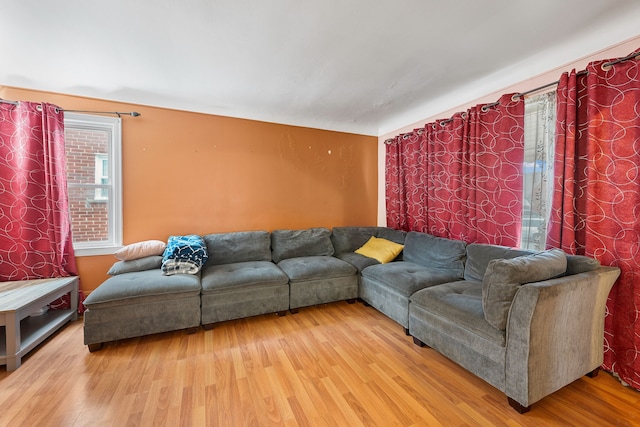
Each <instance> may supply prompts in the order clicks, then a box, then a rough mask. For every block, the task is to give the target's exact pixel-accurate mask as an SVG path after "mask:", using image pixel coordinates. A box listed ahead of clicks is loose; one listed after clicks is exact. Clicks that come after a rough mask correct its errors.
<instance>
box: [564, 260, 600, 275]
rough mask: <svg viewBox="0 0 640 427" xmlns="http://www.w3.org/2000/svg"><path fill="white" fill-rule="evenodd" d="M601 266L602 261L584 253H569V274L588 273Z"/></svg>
mask: <svg viewBox="0 0 640 427" xmlns="http://www.w3.org/2000/svg"><path fill="white" fill-rule="evenodd" d="M598 267H600V261H598V260H597V259H593V258H590V257H588V256H583V255H567V276H569V275H571V274H580V273H586V272H587V271H593V270H595V269H597V268H598Z"/></svg>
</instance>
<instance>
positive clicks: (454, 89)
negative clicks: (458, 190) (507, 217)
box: [0, 0, 640, 135]
mask: <svg viewBox="0 0 640 427" xmlns="http://www.w3.org/2000/svg"><path fill="white" fill-rule="evenodd" d="M0 29H1V30H2V37H0V85H7V86H16V87H21V88H28V89H37V90H45V91H51V92H60V93H65V94H72V95H80V96H88V97H95V98H100V99H107V100H115V101H122V102H129V103H134V104H142V105H153V106H160V107H167V108H174V109H180V110H187V111H197V112H203V113H211V114H219V115H224V116H232V117H242V118H249V119H255V120H262V121H268V122H276V123H285V124H292V125H299V126H308V127H315V128H321V129H330V130H338V131H346V132H353V133H361V134H366V135H382V134H385V133H387V132H390V131H393V130H394V129H398V128H400V127H402V126H405V125H408V124H410V123H413V122H416V121H418V120H421V119H422V118H426V117H429V116H430V115H434V114H438V112H441V111H445V110H446V109H448V108H455V106H456V105H460V104H461V103H464V102H470V101H471V100H473V99H476V98H478V97H480V96H482V95H486V94H488V93H491V92H492V91H495V90H500V89H501V88H504V87H506V86H508V85H510V84H514V83H517V82H519V81H523V80H525V79H527V78H530V77H533V76H535V75H538V74H540V73H542V72H544V71H548V70H551V69H553V68H555V67H558V66H561V65H564V64H566V63H568V62H571V61H573V60H576V59H579V58H581V57H583V56H585V55H588V54H590V53H593V52H596V51H598V50H600V49H603V48H606V47H608V46H610V45H612V44H615V43H617V42H620V41H623V40H627V39H629V38H631V37H634V36H636V35H638V34H640V1H638V0H597V1H596V0H588V1H585V0H561V1H558V0H529V1H524V0H521V1H514V0H485V1H479V0H456V1H452V0H446V1H445V0H439V1H436V0H374V1H372V0H316V1H309V0H307V1H305V0H182V1H178V0H107V1H87V0H58V1H55V2H54V1H41V0H0ZM447 104H450V105H447ZM63 107H64V106H63Z"/></svg>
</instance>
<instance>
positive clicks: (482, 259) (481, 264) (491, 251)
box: [464, 243, 534, 282]
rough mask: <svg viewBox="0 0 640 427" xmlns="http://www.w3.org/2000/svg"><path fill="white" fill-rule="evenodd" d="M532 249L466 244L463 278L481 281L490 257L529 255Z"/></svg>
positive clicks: (501, 257)
mask: <svg viewBox="0 0 640 427" xmlns="http://www.w3.org/2000/svg"><path fill="white" fill-rule="evenodd" d="M532 253H534V252H532V251H528V250H525V249H512V248H508V247H506V246H498V245H487V244H482V243H469V244H468V245H467V260H466V263H465V266H464V279H465V280H471V281H477V282H482V279H483V278H484V273H485V271H487V266H488V265H489V261H491V260H492V259H510V258H515V257H519V256H523V255H531V254H532Z"/></svg>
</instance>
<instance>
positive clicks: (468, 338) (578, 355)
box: [409, 244, 619, 412]
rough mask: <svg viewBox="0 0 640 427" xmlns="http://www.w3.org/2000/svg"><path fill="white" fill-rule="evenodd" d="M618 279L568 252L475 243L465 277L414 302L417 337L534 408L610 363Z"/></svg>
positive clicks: (523, 406)
mask: <svg viewBox="0 0 640 427" xmlns="http://www.w3.org/2000/svg"><path fill="white" fill-rule="evenodd" d="M559 253H560V254H559ZM563 263H564V264H563ZM618 275H619V269H617V268H612V267H601V266H600V265H599V263H598V262H597V261H595V260H593V259H590V258H587V257H580V256H565V255H564V254H563V253H561V251H559V250H554V251H549V252H547V253H542V254H537V253H536V254H534V253H532V252H530V251H523V250H517V249H509V248H504V247H500V246H493V245H482V244H470V245H468V246H467V260H466V265H465V274H464V280H459V281H456V282H452V283H445V284H442V285H439V286H434V287H430V288H426V289H423V290H420V291H418V292H416V293H415V294H414V295H413V296H412V297H411V298H410V301H411V302H410V308H409V332H410V334H411V335H412V336H413V337H414V341H415V342H416V344H419V345H424V344H426V345H428V346H430V347H432V348H434V349H436V350H438V351H439V352H440V353H442V354H443V355H445V356H447V357H448V358H450V359H451V360H453V361H455V362H456V363H458V364H460V365H461V366H462V367H464V368H465V369H467V370H469V371H470V372H472V373H474V374H475V375H477V376H478V377H480V378H482V379H483V380H485V381H487V382H488V383H489V384H491V385H493V386H494V387H496V388H498V389H499V390H501V391H503V392H504V393H505V394H506V395H507V397H508V399H509V403H510V404H511V405H512V406H513V407H514V408H515V409H516V410H518V411H519V412H526V411H527V410H528V409H529V407H530V405H532V404H533V403H535V402H536V401H538V400H540V399H542V398H543V397H545V396H547V395H549V394H551V393H553V392H554V391H556V390H558V389H560V388H561V387H563V386H564V385H566V384H569V383H570V382H572V381H574V380H576V379H578V378H579V377H580V376H582V375H585V374H589V373H591V372H594V371H597V369H598V367H599V366H600V365H601V364H602V359H603V333H604V308H605V304H606V299H607V295H608V294H609V291H610V289H611V287H612V286H613V283H614V282H615V280H616V278H617V277H618ZM483 287H484V289H483ZM492 287H494V288H493V289H492ZM507 302H508V304H507V305H505V303H507Z"/></svg>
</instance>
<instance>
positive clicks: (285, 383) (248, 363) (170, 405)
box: [0, 302, 640, 427]
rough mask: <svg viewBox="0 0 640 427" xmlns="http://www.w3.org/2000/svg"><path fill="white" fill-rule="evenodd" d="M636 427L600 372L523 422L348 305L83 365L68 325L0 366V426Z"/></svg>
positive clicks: (109, 350)
mask: <svg viewBox="0 0 640 427" xmlns="http://www.w3.org/2000/svg"><path fill="white" fill-rule="evenodd" d="M5 425H6V426H35V425H37V426H45V427H46V426H65V427H66V426H223V427H227V426H232V427H233V426H245V425H246V426H337V427H342V426H349V427H351V426H384V427H386V426H391V425H398V426H430V427H432V426H447V427H448V426H484V425H505V426H512V427H522V426H526V427H531V426H572V425H575V426H586V427H591V426H598V427H600V426H640V392H638V391H635V390H633V389H630V388H626V387H623V386H622V385H621V384H620V383H619V382H618V381H617V380H616V379H615V378H613V377H612V376H611V375H610V374H608V373H606V372H602V373H600V375H598V376H597V377H596V378H587V377H584V378H581V379H579V380H577V381H575V382H574V383H572V384H570V385H569V386H567V387H564V388H563V389H561V390H559V391H558V392H556V393H554V394H552V395H551V396H548V397H546V398H545V399H543V400H541V401H540V402H538V403H536V404H534V405H533V408H532V409H531V411H530V412H529V413H527V414H524V415H520V414H518V413H517V412H515V411H514V410H513V409H512V408H511V407H510V406H509V405H508V404H507V399H506V397H505V396H504V395H503V394H502V393H501V392H499V391H498V390H496V389H495V388H493V387H492V386H490V385H488V384H487V383H485V382H484V381H482V380H480V379H479V378H477V377H475V376H473V375H472V374H470V373H468V372H467V371H465V370H464V369H463V368H461V367H460V366H458V365H456V364H455V363H453V362H452V361H450V360H448V359H446V358H445V357H443V356H442V355H440V354H439V353H437V352H436V351H435V350H433V349H429V348H420V347H418V346H416V345H414V344H413V342H412V339H411V337H408V336H406V335H405V334H404V331H403V329H402V328H401V327H400V326H398V325H397V324H396V323H394V322H393V321H391V320H389V319H388V318H386V317H385V316H383V315H382V314H380V313H379V312H377V311H376V310H375V309H373V308H371V307H365V306H363V305H362V304H346V303H344V302H340V303H335V304H326V305H322V306H318V307H307V308H303V309H301V310H300V312H299V313H297V314H295V315H292V314H287V315H286V316H282V317H278V316H276V315H265V316H256V317H252V318H248V319H239V320H236V321H230V322H223V323H220V324H218V325H215V327H214V328H213V329H212V330H208V331H205V330H203V329H200V330H199V331H198V332H197V333H195V334H191V335H189V334H186V333H185V332H184V331H176V332H170V333H163V334H156V335H152V336H147V337H141V338H135V339H129V340H122V341H119V342H114V343H107V344H105V346H104V348H103V349H102V350H101V351H98V352H95V353H91V354H90V353H89V352H88V351H87V348H86V346H84V345H83V337H82V323H81V321H77V322H73V323H71V324H69V325H67V326H66V327H64V328H63V329H62V330H61V331H59V332H58V333H56V334H55V335H54V336H53V337H51V338H50V339H48V340H47V341H46V342H45V343H44V344H43V345H40V346H39V347H38V348H36V349H35V350H34V351H32V352H31V353H30V354H29V355H28V356H26V357H24V358H23V363H22V366H21V367H20V368H19V369H18V370H16V371H13V372H7V371H6V369H5V368H4V367H0V426H5Z"/></svg>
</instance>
